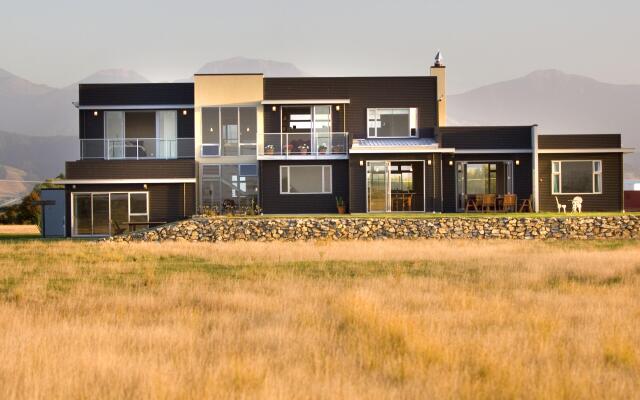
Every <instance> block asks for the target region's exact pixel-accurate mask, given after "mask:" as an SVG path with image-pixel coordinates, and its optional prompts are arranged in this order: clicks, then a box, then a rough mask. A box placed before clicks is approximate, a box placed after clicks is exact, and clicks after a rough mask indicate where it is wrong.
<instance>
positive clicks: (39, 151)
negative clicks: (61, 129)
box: [0, 131, 80, 180]
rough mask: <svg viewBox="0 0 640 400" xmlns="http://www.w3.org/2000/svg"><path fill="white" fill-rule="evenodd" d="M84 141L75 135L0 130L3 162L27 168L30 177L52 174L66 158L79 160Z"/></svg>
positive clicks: (7, 164) (41, 177) (62, 166)
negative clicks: (49, 135) (45, 134)
mask: <svg viewBox="0 0 640 400" xmlns="http://www.w3.org/2000/svg"><path fill="white" fill-rule="evenodd" d="M79 148H80V143H79V142H78V138H77V137H73V136H51V137H43V136H29V135H22V134H16V133H8V132H2V131H0V163H1V164H2V165H4V166H10V167H14V168H18V169H21V170H23V171H26V172H27V178H28V179H30V180H33V179H44V178H52V177H55V176H57V175H58V174H60V173H61V172H64V161H65V160H77V159H78V156H79Z"/></svg>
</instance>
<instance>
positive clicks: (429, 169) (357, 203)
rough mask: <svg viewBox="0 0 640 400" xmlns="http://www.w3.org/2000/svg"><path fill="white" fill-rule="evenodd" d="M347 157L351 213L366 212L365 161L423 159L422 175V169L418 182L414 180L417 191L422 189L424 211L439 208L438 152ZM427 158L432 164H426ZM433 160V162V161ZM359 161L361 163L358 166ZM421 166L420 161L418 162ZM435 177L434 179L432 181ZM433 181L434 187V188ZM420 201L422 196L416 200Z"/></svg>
mask: <svg viewBox="0 0 640 400" xmlns="http://www.w3.org/2000/svg"><path fill="white" fill-rule="evenodd" d="M349 157H350V159H349V182H350V187H349V198H350V200H351V203H350V204H349V211H350V212H352V213H365V212H367V167H366V165H367V161H375V160H378V161H383V160H389V161H402V160H417V161H424V168H425V169H424V174H425V175H424V176H423V173H422V169H421V170H420V171H419V174H418V176H417V180H418V182H414V184H415V188H416V191H417V192H420V191H423V185H424V186H425V187H424V203H425V211H427V212H431V211H434V209H435V210H436V211H439V210H440V167H439V159H440V155H439V154H366V155H365V154H351V155H350V156H349ZM427 160H432V165H428V163H427ZM434 160H435V162H433V161H434ZM360 161H362V162H363V165H362V166H360ZM420 168H422V163H420ZM434 179H435V181H434ZM434 182H435V188H434ZM417 201H419V202H421V203H422V201H423V198H422V197H419V198H418V200H417Z"/></svg>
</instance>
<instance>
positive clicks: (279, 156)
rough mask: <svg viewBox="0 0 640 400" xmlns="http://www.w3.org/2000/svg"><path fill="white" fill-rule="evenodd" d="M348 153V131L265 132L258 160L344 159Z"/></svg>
mask: <svg viewBox="0 0 640 400" xmlns="http://www.w3.org/2000/svg"><path fill="white" fill-rule="evenodd" d="M348 153H349V133H348V132H315V133H307V132H283V133H265V134H264V145H263V146H262V147H260V148H259V149H258V160H344V159H347V158H348Z"/></svg>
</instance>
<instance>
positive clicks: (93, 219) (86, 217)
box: [71, 192, 149, 236]
mask: <svg viewBox="0 0 640 400" xmlns="http://www.w3.org/2000/svg"><path fill="white" fill-rule="evenodd" d="M72 198H73V218H72V223H73V225H72V231H71V233H72V235H73V236H108V235H110V234H114V233H116V231H120V230H124V231H127V230H128V228H129V225H128V223H129V222H148V221H149V209H148V208H149V207H148V194H147V192H133V193H73V195H72ZM143 227H146V224H145V225H143Z"/></svg>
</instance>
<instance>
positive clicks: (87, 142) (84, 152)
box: [80, 138, 194, 160]
mask: <svg viewBox="0 0 640 400" xmlns="http://www.w3.org/2000/svg"><path fill="white" fill-rule="evenodd" d="M193 157H194V139H193V138H180V139H154V138H126V139H80V159H82V160H87V159H101V160H146V159H155V160H175V159H179V158H193Z"/></svg>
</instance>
